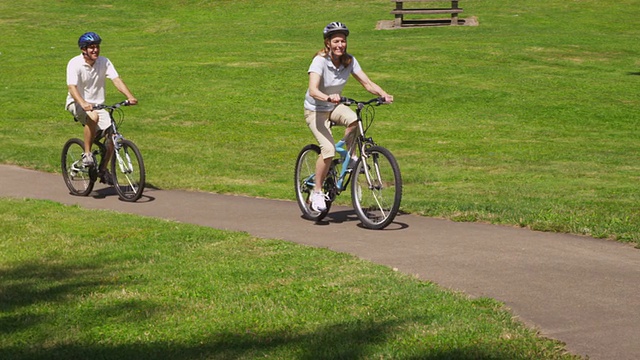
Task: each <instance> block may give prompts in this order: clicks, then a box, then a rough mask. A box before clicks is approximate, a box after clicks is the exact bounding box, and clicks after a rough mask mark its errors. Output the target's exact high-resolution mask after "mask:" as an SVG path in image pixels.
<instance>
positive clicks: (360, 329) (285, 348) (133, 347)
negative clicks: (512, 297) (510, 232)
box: [0, 322, 535, 360]
mask: <svg viewBox="0 0 640 360" xmlns="http://www.w3.org/2000/svg"><path fill="white" fill-rule="evenodd" d="M397 325H398V323H397V322H379V323H367V324H354V323H343V324H336V325H332V326H328V327H324V328H321V329H319V330H317V331H315V332H312V333H308V334H303V335H297V336H292V335H291V334H290V333H282V332H277V331H275V332H271V333H267V334H262V335H254V334H250V333H244V334H233V333H220V334H215V335H212V336H211V337H210V339H209V340H205V341H201V342H200V343H199V344H194V345H185V344H177V343H171V342H152V343H140V344H123V345H108V344H90V345H80V344H78V345H76V344H65V345H58V346H54V347H46V348H44V347H37V348H33V347H31V348H29V349H26V348H17V347H12V348H4V349H1V348H0V352H2V353H4V355H6V357H5V358H6V359H13V360H27V359H29V360H45V359H141V360H144V359H172V360H189V359H229V360H231V359H240V358H243V359H254V358H274V359H301V360H323V359H327V360H329V359H331V360H333V359H369V358H387V357H388V358H393V359H408V360H417V359H424V360H439V359H461V360H464V359H494V360H502V359H504V360H507V359H513V358H514V355H515V356H516V357H517V354H514V353H510V352H509V351H505V352H503V351H501V350H496V349H493V350H487V349H486V348H484V347H483V345H482V344H478V345H473V346H466V347H460V348H456V349H447V348H446V346H445V349H434V348H435V347H437V345H435V344H434V348H431V349H415V351H411V354H405V355H397V354H396V355H395V356H394V355H390V354H389V353H390V352H392V351H391V350H389V351H388V352H387V356H386V357H385V356H381V355H380V354H376V350H375V349H376V346H377V345H378V344H380V345H381V344H383V343H385V342H389V341H390V339H389V337H390V336H392V333H393V330H392V329H394V328H395V327H396V326H397ZM401 353H402V351H401ZM532 358H535V357H532Z"/></svg>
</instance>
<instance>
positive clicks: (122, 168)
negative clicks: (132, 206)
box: [111, 140, 146, 202]
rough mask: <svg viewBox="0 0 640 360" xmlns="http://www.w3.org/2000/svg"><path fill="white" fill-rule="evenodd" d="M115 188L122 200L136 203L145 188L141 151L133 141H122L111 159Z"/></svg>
mask: <svg viewBox="0 0 640 360" xmlns="http://www.w3.org/2000/svg"><path fill="white" fill-rule="evenodd" d="M111 175H112V177H113V186H114V187H115V188H116V192H117V193H118V195H119V196H120V199H121V200H123V201H128V202H135V201H138V199H140V197H141V196H142V192H143V191H144V187H145V177H146V173H145V168H144V162H143V160H142V154H141V153H140V150H139V149H138V147H137V146H136V144H134V143H133V142H132V141H131V140H122V141H121V142H120V148H119V149H118V150H116V151H114V154H113V157H112V158H111Z"/></svg>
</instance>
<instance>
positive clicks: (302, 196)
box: [294, 144, 331, 221]
mask: <svg viewBox="0 0 640 360" xmlns="http://www.w3.org/2000/svg"><path fill="white" fill-rule="evenodd" d="M319 155H320V147H319V146H318V145H313V144H310V145H307V146H305V147H304V148H303V149H302V150H301V151H300V154H298V159H297V160H296V170H295V176H294V183H295V187H296V188H295V191H296V200H297V202H298V206H299V207H300V210H301V211H302V215H303V216H304V217H305V218H306V219H309V220H314V221H320V220H322V219H323V218H324V217H325V216H326V215H327V214H328V213H329V209H330V208H331V202H330V201H327V202H326V204H327V209H326V210H324V211H315V210H313V209H312V208H311V193H312V192H313V187H314V185H315V177H316V162H317V161H318V156H319Z"/></svg>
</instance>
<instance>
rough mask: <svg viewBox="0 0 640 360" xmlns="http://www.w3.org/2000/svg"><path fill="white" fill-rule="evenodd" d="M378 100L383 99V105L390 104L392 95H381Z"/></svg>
mask: <svg viewBox="0 0 640 360" xmlns="http://www.w3.org/2000/svg"><path fill="white" fill-rule="evenodd" d="M380 98H382V99H384V103H385V104H391V103H392V102H393V95H389V94H385V95H382V96H381V97H380Z"/></svg>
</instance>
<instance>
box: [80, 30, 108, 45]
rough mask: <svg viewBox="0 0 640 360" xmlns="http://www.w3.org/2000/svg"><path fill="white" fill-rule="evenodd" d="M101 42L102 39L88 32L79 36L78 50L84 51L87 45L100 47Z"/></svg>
mask: <svg viewBox="0 0 640 360" xmlns="http://www.w3.org/2000/svg"><path fill="white" fill-rule="evenodd" d="M101 42H102V39H101V38H100V35H98V34H96V33H94V32H93V31H90V32H87V33H84V34H82V36H80V38H79V39H78V46H79V47H80V49H84V48H87V47H89V45H93V44H97V45H100V43H101Z"/></svg>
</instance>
